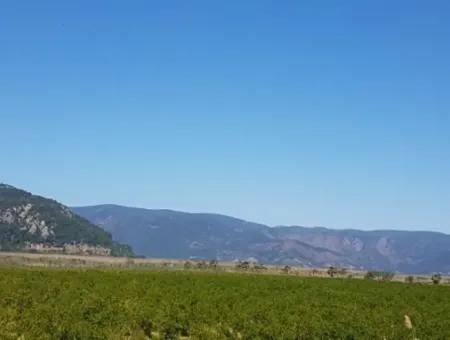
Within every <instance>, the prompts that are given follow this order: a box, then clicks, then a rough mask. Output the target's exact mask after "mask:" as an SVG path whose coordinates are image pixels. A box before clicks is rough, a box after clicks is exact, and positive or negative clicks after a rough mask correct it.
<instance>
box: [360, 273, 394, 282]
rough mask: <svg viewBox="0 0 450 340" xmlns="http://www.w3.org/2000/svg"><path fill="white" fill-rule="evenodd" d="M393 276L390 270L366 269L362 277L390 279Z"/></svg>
mask: <svg viewBox="0 0 450 340" xmlns="http://www.w3.org/2000/svg"><path fill="white" fill-rule="evenodd" d="M394 276H395V274H394V273H392V272H380V271H368V272H367V273H366V275H365V276H364V277H365V278H366V279H367V280H382V281H391V280H392V279H393V278H394Z"/></svg>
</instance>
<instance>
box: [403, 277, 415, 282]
mask: <svg viewBox="0 0 450 340" xmlns="http://www.w3.org/2000/svg"><path fill="white" fill-rule="evenodd" d="M405 282H406V283H414V276H412V275H408V276H407V277H405Z"/></svg>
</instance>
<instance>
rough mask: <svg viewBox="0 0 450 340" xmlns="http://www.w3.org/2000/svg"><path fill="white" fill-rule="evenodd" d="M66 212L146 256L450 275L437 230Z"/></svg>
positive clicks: (446, 242) (449, 252)
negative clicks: (375, 229)
mask: <svg viewBox="0 0 450 340" xmlns="http://www.w3.org/2000/svg"><path fill="white" fill-rule="evenodd" d="M73 211H75V212H76V213H77V214H79V215H81V216H83V217H85V218H86V219H88V220H89V221H91V222H92V223H94V224H97V225H99V226H101V227H102V228H104V229H105V230H107V231H108V232H110V233H111V234H112V236H113V238H114V240H116V241H118V242H122V243H126V244H129V245H130V246H132V248H133V250H134V251H135V253H137V254H139V255H144V256H149V257H162V258H186V259H187V258H202V259H213V258H214V259H218V260H222V261H232V260H236V259H250V260H255V261H258V262H261V263H266V264H290V265H304V266H328V265H339V266H346V267H354V268H358V269H376V270H389V271H400V272H409V273H427V272H435V271H439V272H450V235H446V234H443V233H437V232H427V231H420V232H419V231H414V232H413V231H395V230H379V231H361V230H350V229H349V230H332V229H327V228H306V227H299V226H292V227H286V226H280V227H269V226H266V225H263V224H257V223H252V222H247V221H243V220H240V219H236V218H233V217H229V216H223V215H217V214H202V213H200V214H199V213H195V214H193V213H184V212H177V211H171V210H149V209H141V208H130V207H123V206H117V205H99V206H89V207H76V208H73Z"/></svg>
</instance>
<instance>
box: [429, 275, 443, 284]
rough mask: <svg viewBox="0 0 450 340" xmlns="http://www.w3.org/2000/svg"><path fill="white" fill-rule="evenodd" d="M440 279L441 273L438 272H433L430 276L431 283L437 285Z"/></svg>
mask: <svg viewBox="0 0 450 340" xmlns="http://www.w3.org/2000/svg"><path fill="white" fill-rule="evenodd" d="M441 280H442V275H441V274H439V273H436V274H433V275H432V276H431V281H432V282H433V284H435V285H438V284H439V283H441Z"/></svg>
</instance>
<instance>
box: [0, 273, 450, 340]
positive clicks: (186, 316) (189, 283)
mask: <svg viewBox="0 0 450 340" xmlns="http://www.w3.org/2000/svg"><path fill="white" fill-rule="evenodd" d="M447 301H450V289H449V287H445V286H433V285H405V284H403V283H395V282H372V281H369V280H330V279H321V278H298V277H293V276H288V275H257V274H251V272H246V273H245V274H236V273H235V274H227V273H223V272H212V271H210V272H201V271H195V270H192V271H180V272H173V271H161V272H157V271H155V272H152V271H139V270H122V271H121V270H74V269H72V270H62V269H59V270H57V269H32V268H31V269H30V268H1V267H0V339H6V340H8V339H18V338H24V339H146V338H153V339H155V338H156V339H178V338H182V339H183V338H185V337H189V338H191V339H412V338H418V339H447V338H448V330H449V329H450V318H449V317H448V316H449V315H450V304H448V303H446V302H447ZM405 315H408V317H409V318H410V320H411V323H412V325H411V328H408V327H405V322H404V316H405Z"/></svg>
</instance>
